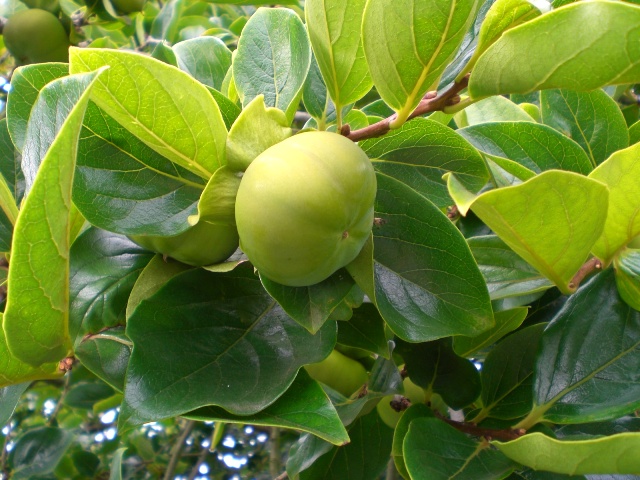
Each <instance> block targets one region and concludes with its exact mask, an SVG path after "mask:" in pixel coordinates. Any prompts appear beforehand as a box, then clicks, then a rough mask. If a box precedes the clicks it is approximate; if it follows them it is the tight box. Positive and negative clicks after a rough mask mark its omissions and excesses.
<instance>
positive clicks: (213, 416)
mask: <svg viewBox="0 0 640 480" xmlns="http://www.w3.org/2000/svg"><path fill="white" fill-rule="evenodd" d="M185 416H186V417H188V418H193V419H196V420H208V421H211V420H213V421H221V422H229V423H240V424H250V425H267V426H277V427H283V428H292V429H294V430H300V431H303V432H309V433H312V434H314V435H316V436H318V437H319V438H322V439H323V440H326V441H327V442H331V443H333V444H335V445H342V444H344V443H347V442H348V441H349V436H348V435H347V431H346V430H345V428H344V426H343V425H342V422H341V421H340V418H339V417H338V414H337V413H336V410H335V408H334V407H333V405H331V402H330V401H329V399H328V398H327V395H326V394H325V393H324V391H323V390H322V388H321V387H320V385H319V384H318V383H317V382H315V381H314V380H312V379H311V377H309V375H308V374H307V372H306V371H305V370H304V369H301V370H300V371H299V372H298V375H297V376H296V379H295V380H294V382H293V383H292V384H291V386H290V387H289V389H288V390H287V391H286V392H285V393H284V394H283V395H282V396H281V397H280V398H278V400H276V401H275V402H274V403H273V404H271V405H269V406H268V407H267V408H265V409H264V410H262V411H261V412H258V413H255V414H253V415H248V416H239V415H233V414H231V413H229V412H227V411H226V410H224V409H223V408H220V407H213V406H210V407H203V408H199V409H197V410H194V411H193V412H189V413H187V414H185Z"/></svg>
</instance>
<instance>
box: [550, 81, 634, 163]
mask: <svg viewBox="0 0 640 480" xmlns="http://www.w3.org/2000/svg"><path fill="white" fill-rule="evenodd" d="M540 110H541V113H542V121H543V122H544V123H545V124H547V125H549V126H551V127H553V128H555V129H556V130H558V131H560V132H562V133H563V134H565V135H567V136H568V137H569V138H572V139H573V140H575V141H576V142H577V143H578V145H580V146H581V147H582V148H583V150H584V151H585V152H586V153H587V155H588V156H589V158H590V159H591V163H592V164H593V165H594V166H595V165H598V164H600V163H602V162H603V161H605V160H606V159H607V158H609V155H611V154H612V153H613V152H615V151H617V150H620V149H622V148H626V147H628V146H629V133H628V130H627V123H626V122H625V120H624V117H623V115H622V112H621V111H620V108H619V107H618V105H617V104H616V102H615V100H613V99H612V98H611V97H610V96H609V95H607V94H606V93H605V92H604V91H602V90H594V91H592V92H575V91H571V90H543V91H542V92H540Z"/></svg>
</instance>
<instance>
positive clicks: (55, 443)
mask: <svg viewBox="0 0 640 480" xmlns="http://www.w3.org/2000/svg"><path fill="white" fill-rule="evenodd" d="M71 442H73V434H72V433H71V432H70V431H66V430H62V429H60V428H53V427H39V428H34V429H33V430H29V431H28V432H27V433H25V434H24V435H22V436H21V437H20V438H18V440H17V441H16V444H15V446H14V448H13V450H12V452H11V463H12V465H13V472H12V475H11V478H15V479H19V478H31V477H34V476H36V475H44V474H47V473H50V472H52V471H53V470H54V469H55V468H56V465H58V462H59V461H60V459H61V458H62V456H63V455H64V454H65V452H66V451H67V449H68V448H69V446H70V445H71Z"/></svg>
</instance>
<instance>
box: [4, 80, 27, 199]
mask: <svg viewBox="0 0 640 480" xmlns="http://www.w3.org/2000/svg"><path fill="white" fill-rule="evenodd" d="M12 91H13V90H12ZM21 160H22V157H21V155H20V153H18V151H17V150H16V148H15V146H14V145H13V142H12V141H11V137H10V136H9V130H8V125H7V119H6V118H3V119H2V120H0V175H2V178H3V179H4V181H5V182H6V184H7V186H8V187H9V191H10V192H11V195H12V197H13V202H14V204H19V203H20V202H21V201H22V197H23V196H24V188H25V185H24V175H23V173H22V167H21V165H20V163H21ZM16 208H17V207H16Z"/></svg>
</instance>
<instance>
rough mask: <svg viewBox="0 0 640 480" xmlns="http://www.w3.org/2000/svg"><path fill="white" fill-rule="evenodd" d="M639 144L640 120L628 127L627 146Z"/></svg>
mask: <svg viewBox="0 0 640 480" xmlns="http://www.w3.org/2000/svg"><path fill="white" fill-rule="evenodd" d="M638 142H640V120H639V121H637V122H636V123H634V124H633V125H631V126H630V127H629V145H635V144H636V143H638Z"/></svg>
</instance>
